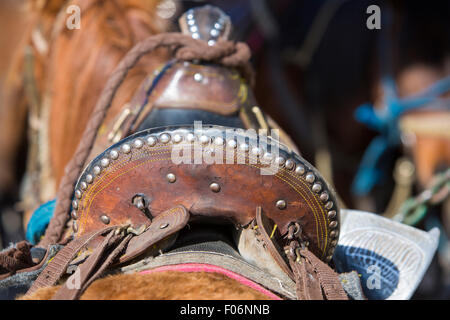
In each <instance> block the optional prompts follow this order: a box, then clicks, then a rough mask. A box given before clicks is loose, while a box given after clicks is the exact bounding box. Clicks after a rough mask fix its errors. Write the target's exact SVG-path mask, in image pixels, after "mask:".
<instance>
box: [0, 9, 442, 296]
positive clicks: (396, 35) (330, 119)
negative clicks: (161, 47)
mask: <svg viewBox="0 0 450 320" xmlns="http://www.w3.org/2000/svg"><path fill="white" fill-rule="evenodd" d="M128 1H129V3H130V6H131V5H133V6H134V5H136V3H139V2H143V3H144V2H151V3H154V5H153V7H154V8H155V12H154V14H155V19H157V20H158V21H159V22H158V23H160V24H159V27H158V28H159V29H160V30H168V31H177V30H178V24H177V20H178V18H179V17H180V15H181V14H182V13H183V12H184V11H186V10H187V9H189V8H191V7H195V6H199V5H203V4H206V3H209V4H213V5H216V6H218V7H219V8H221V9H222V10H223V11H224V12H225V13H227V14H228V15H229V16H230V18H231V20H232V23H233V31H232V37H231V38H232V39H234V40H238V41H244V42H246V43H247V44H248V45H249V46H250V48H251V50H252V53H253V58H252V63H253V66H254V69H255V71H256V83H255V88H254V89H255V95H256V99H257V101H258V102H259V104H260V107H261V108H262V109H263V110H264V111H265V112H267V113H268V114H269V115H270V116H271V117H272V118H273V119H274V120H275V121H276V122H277V123H278V124H279V125H280V126H281V127H282V128H283V129H284V130H285V131H286V132H287V133H288V134H289V135H290V136H291V138H292V139H293V140H294V141H295V143H296V144H297V145H298V146H299V149H300V151H301V153H302V156H303V157H304V158H306V159H307V160H308V161H309V162H311V163H312V164H314V165H315V166H316V167H317V168H318V169H319V171H320V172H321V173H322V174H323V175H324V176H325V177H326V178H327V179H328V180H329V181H330V182H332V183H333V184H334V186H335V188H336V190H337V192H338V194H339V196H340V197H341V205H342V206H343V207H348V208H354V209H360V210H366V211H370V212H376V213H378V214H382V215H385V216H386V217H389V218H393V219H396V220H399V221H401V222H403V223H407V224H410V225H413V226H415V227H418V228H420V229H422V230H430V229H431V228H433V227H438V228H439V229H440V231H441V240H440V245H439V250H438V253H437V254H436V256H435V258H434V260H433V262H432V265H431V266H430V268H429V270H428V272H427V274H426V276H425V278H424V280H423V282H422V284H421V285H420V287H419V289H418V290H417V292H416V294H415V296H414V298H416V299H449V298H450V245H449V241H448V236H449V234H450V204H449V197H448V194H449V180H450V172H449V168H450V100H449V98H450V94H449V90H450V84H449V83H450V81H449V76H450V2H449V1H432V2H430V1H429V2H424V1H411V0H409V1H406V0H405V1H394V0H392V1H389V0H385V1H381V0H380V1H376V0H370V1H366V0H276V1H275V0H240V1H237V0H222V1H220V0H217V1H200V0H198V1H177V0H161V1H153V0H152V1H150V0H140V1H139V0H128ZM71 2H74V3H77V1H63V0H0V48H1V50H0V102H1V104H0V234H1V238H0V239H1V241H0V248H2V247H6V246H8V244H9V243H10V242H15V241H19V240H22V239H24V238H25V229H26V223H27V216H26V214H25V212H26V211H27V210H31V211H32V210H34V209H35V208H36V206H38V205H40V204H42V199H40V200H39V199H38V200H36V197H35V196H34V195H33V188H30V187H28V184H27V181H30V179H32V174H31V173H30V172H31V171H30V168H32V164H30V157H31V156H30V154H32V153H33V152H36V150H40V148H47V146H46V145H45V144H44V145H43V144H39V143H36V139H34V138H33V135H32V134H31V133H30V131H32V129H31V130H30V129H29V128H30V127H31V128H36V126H39V124H36V123H37V122H36V119H35V117H34V115H33V97H34V96H33V90H38V89H39V87H40V86H41V84H40V83H37V84H35V86H36V87H37V89H36V88H34V89H33V88H28V89H27V84H28V83H29V82H27V79H28V77H29V74H28V73H27V67H26V66H27V63H28V61H29V60H27V59H26V58H25V59H24V58H23V57H24V56H25V57H27V55H26V52H28V51H26V50H29V49H28V48H29V47H28V46H27V44H28V43H32V44H33V45H34V50H37V51H39V52H40V53H42V52H44V53H45V52H47V51H48V50H49V49H48V48H47V47H46V46H47V45H48V43H51V39H52V32H50V31H48V30H51V29H52V28H51V26H52V25H53V24H54V23H56V22H55V20H56V19H57V17H58V16H61V15H63V14H65V13H64V12H62V13H61V10H62V9H61V8H63V6H64V5H67V3H71ZM78 2H80V3H83V4H84V5H86V3H88V2H99V3H101V2H102V1H101V0H91V1H88V0H84V1H78ZM108 2H110V3H114V2H116V0H108ZM117 2H120V3H122V4H123V3H124V2H126V0H117ZM374 5H375V7H374ZM378 9H379V10H378ZM82 14H83V13H82ZM47 18H48V20H45V19H47ZM115 18H116V17H114V16H112V17H109V19H110V21H111V23H114V19H115ZM49 21H50V22H49ZM155 21H156V20H155ZM81 23H82V28H83V27H84V26H83V15H82V16H81ZM36 26H38V27H39V28H41V29H39V30H44V31H45V30H47V31H46V32H41V33H38V32H36V30H38V29H36ZM18 61H19V62H18ZM17 65H21V67H20V68H18V67H17ZM17 70H20V71H17ZM43 70H44V71H45V65H44V67H43ZM38 72H43V71H42V70H41V71H38ZM36 78H37V79H39V76H37V77H36ZM74 81H76V80H74ZM18 83H24V85H23V87H24V88H25V89H24V90H23V92H22V93H21V94H22V95H26V96H27V97H28V108H27V107H23V106H22V102H20V105H19V102H18V101H19V100H17V99H11V98H10V96H11V91H13V90H18V89H17V88H18V87H19V85H18ZM11 88H12V89H11ZM18 92H21V91H18ZM30 92H31V94H30ZM21 94H17V95H18V96H20V95H21ZM40 98H42V97H40ZM34 99H36V97H35V98H34ZM36 148H37V149H36ZM33 150H34V151H33ZM30 177H31V178H30ZM38 188H47V186H45V185H41V186H38ZM53 188H54V187H53ZM50 193H51V192H50ZM417 197H418V198H417ZM30 198H32V199H31V200H30ZM49 199H51V197H50V198H49ZM49 199H47V200H49Z"/></svg>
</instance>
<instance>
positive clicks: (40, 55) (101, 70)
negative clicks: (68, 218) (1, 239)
mask: <svg viewBox="0 0 450 320" xmlns="http://www.w3.org/2000/svg"><path fill="white" fill-rule="evenodd" d="M38 4H42V2H40V1H33V2H32V3H31V5H32V8H34V10H38V11H37V13H36V12H34V11H32V12H30V14H31V15H32V16H33V23H32V26H31V27H30V31H29V32H28V33H27V35H26V41H25V44H24V45H23V46H22V48H21V49H22V50H21V51H20V52H19V56H18V58H17V61H18V62H17V63H16V65H15V66H14V67H15V70H14V71H15V76H16V78H17V79H16V81H15V82H14V83H10V86H9V87H8V93H9V97H8V102H9V104H4V105H3V107H4V108H10V109H8V110H6V112H11V111H13V106H15V107H16V108H18V107H17V106H19V101H20V102H21V104H20V106H21V109H20V110H23V113H24V114H25V112H28V113H29V115H30V116H31V117H35V118H32V119H31V121H30V122H32V123H35V124H36V125H37V128H32V129H36V130H35V131H36V132H35V134H34V135H31V138H34V139H33V140H31V141H29V143H30V148H34V153H33V151H32V150H31V152H29V153H30V154H29V157H31V159H30V161H28V162H29V164H30V163H31V168H33V169H35V170H36V173H37V174H38V177H37V178H36V179H35V180H34V181H30V182H29V185H28V186H26V187H27V188H26V190H27V191H28V192H36V193H35V194H33V195H34V196H33V197H32V198H31V199H30V201H29V202H28V203H27V207H26V208H25V209H26V210H27V211H32V210H33V209H34V208H35V207H36V206H37V205H39V203H42V202H43V201H46V200H49V199H51V198H53V197H54V196H55V191H56V186H58V183H59V182H60V180H61V177H62V176H63V175H64V167H65V166H66V164H67V162H68V161H69V160H70V159H71V157H72V156H73V153H74V151H75V150H76V147H77V145H78V143H79V141H80V138H81V135H82V133H83V130H84V128H85V126H86V124H87V122H88V120H89V117H90V113H91V112H92V110H93V108H94V106H95V103H96V101H97V99H98V98H99V95H100V93H101V90H102V89H103V86H104V85H105V82H106V80H107V79H108V77H109V75H110V74H111V72H112V71H113V70H114V68H115V67H116V65H117V64H118V62H119V61H120V59H121V58H122V57H123V56H124V54H125V53H126V52H127V51H129V50H130V48H132V47H133V45H134V44H136V43H137V42H139V41H141V40H143V39H144V38H146V37H148V36H150V35H153V34H155V33H158V32H161V31H163V30H166V29H168V27H169V23H168V21H167V20H163V19H162V18H159V17H158V16H157V14H156V7H157V5H158V1H153V0H146V1H138V0H107V1H106V0H73V1H47V2H44V5H43V6H41V7H39V6H38ZM73 4H75V5H78V6H79V7H80V8H81V29H79V30H77V29H75V30H70V29H68V28H66V27H65V22H66V18H67V14H66V10H65V9H66V8H67V7H68V6H70V5H73ZM26 46H28V47H29V48H31V52H32V55H31V57H32V58H33V59H32V62H33V65H32V70H31V71H32V72H31V74H32V77H31V79H27V80H28V81H29V83H27V82H26V81H25V82H23V81H20V80H21V79H20V77H19V74H20V73H21V72H25V74H26V72H27V70H25V69H26V63H27V62H28V61H26V56H24V55H23V54H22V53H23V51H24V50H25V49H24V48H25V47H26ZM166 60H167V57H166V53H165V51H157V53H156V54H152V55H148V56H146V57H144V58H143V59H142V60H141V61H140V62H139V64H138V65H137V66H136V67H135V68H134V69H133V70H131V72H130V73H129V74H128V76H127V78H126V80H125V81H124V83H123V84H122V85H121V87H120V89H119V91H118V92H117V94H116V97H115V99H114V103H113V104H112V106H111V108H110V109H109V111H108V114H107V116H106V119H105V121H109V120H111V119H112V118H113V117H115V116H117V114H118V113H119V112H120V111H121V110H122V109H123V106H124V105H125V104H126V103H127V102H128V101H129V100H130V98H131V97H132V96H133V94H134V93H135V90H136V89H137V88H138V86H139V85H140V84H141V82H142V81H143V80H144V78H145V76H147V75H148V74H149V73H151V72H152V71H153V70H154V69H156V67H158V66H159V65H160V64H162V63H163V62H164V61H166ZM28 72H29V71H28ZM27 86H34V88H32V89H33V90H29V91H31V92H27V93H28V94H24V92H25V91H27ZM24 97H26V98H25V99H24ZM33 108H34V109H33ZM18 116H19V115H18V114H17V112H11V116H10V117H6V118H2V119H1V121H5V122H7V123H8V124H10V123H11V121H16V120H17V119H18ZM22 118H23V119H21V120H22V121H19V123H20V125H17V126H16V127H15V128H10V130H9V132H8V135H13V136H18V135H19V133H21V132H22V131H23V130H25V128H26V125H25V123H24V120H25V117H24V116H23V115H22ZM0 127H3V128H5V127H4V126H2V125H0ZM36 143H37V145H36ZM18 145H19V143H18V142H14V143H12V144H11V145H10V146H11V150H9V153H8V154H6V155H5V157H6V160H7V161H5V165H4V168H3V170H8V168H11V167H12V166H13V164H14V161H13V160H12V158H9V159H8V157H7V156H8V155H12V154H14V153H15V150H13V149H14V148H17V146H18ZM28 169H30V165H29V166H28ZM27 174H30V172H29V171H28V172H27ZM5 185H6V184H5ZM25 220H26V219H25ZM56 289H57V287H51V288H46V289H42V290H39V291H37V292H36V293H35V294H34V295H32V296H26V297H23V299H48V298H49V297H51V296H52V292H53V291H54V290H56ZM81 298H82V299H205V298H207V299H267V298H268V297H267V296H265V295H263V294H261V293H260V292H258V291H256V290H255V289H252V288H250V287H247V286H244V285H243V284H241V283H239V282H238V281H236V280H234V279H232V278H228V277H226V276H224V275H221V274H218V273H203V272H195V273H180V272H175V271H169V272H162V273H157V274H149V275H142V274H132V275H115V276H109V277H106V278H104V279H100V280H98V281H95V282H94V284H93V285H92V286H91V287H90V288H89V289H88V290H87V291H86V292H85V293H84V295H83V296H82V297H81Z"/></svg>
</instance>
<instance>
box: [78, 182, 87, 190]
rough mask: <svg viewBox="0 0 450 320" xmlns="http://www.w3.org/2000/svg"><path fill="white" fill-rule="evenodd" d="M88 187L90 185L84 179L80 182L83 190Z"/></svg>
mask: <svg viewBox="0 0 450 320" xmlns="http://www.w3.org/2000/svg"><path fill="white" fill-rule="evenodd" d="M87 187H88V185H87V183H86V182H84V181H82V182H81V183H80V188H81V189H82V190H86V189H87Z"/></svg>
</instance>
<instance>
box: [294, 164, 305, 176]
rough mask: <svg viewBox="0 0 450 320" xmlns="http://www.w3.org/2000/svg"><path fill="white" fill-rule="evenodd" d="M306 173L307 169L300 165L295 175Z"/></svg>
mask: <svg viewBox="0 0 450 320" xmlns="http://www.w3.org/2000/svg"><path fill="white" fill-rule="evenodd" d="M305 172H306V170H305V167H304V166H302V165H301V164H299V165H298V166H297V168H296V169H295V173H296V174H298V175H299V176H302V175H304V174H305Z"/></svg>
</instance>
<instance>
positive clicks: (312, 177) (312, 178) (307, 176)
mask: <svg viewBox="0 0 450 320" xmlns="http://www.w3.org/2000/svg"><path fill="white" fill-rule="evenodd" d="M315 179H316V177H314V174H312V173H308V174H307V175H306V177H305V180H306V182H309V183H313V182H314V180H315Z"/></svg>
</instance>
